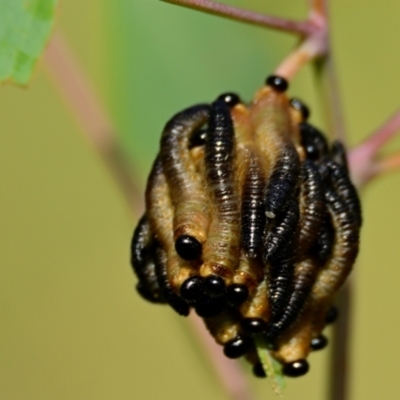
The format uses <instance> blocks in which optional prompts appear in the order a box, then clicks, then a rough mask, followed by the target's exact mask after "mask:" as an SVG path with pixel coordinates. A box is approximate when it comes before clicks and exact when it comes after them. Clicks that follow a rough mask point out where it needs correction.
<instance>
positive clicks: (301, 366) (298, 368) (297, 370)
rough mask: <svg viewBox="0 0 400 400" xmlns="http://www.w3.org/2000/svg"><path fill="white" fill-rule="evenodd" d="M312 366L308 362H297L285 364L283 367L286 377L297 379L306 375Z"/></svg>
mask: <svg viewBox="0 0 400 400" xmlns="http://www.w3.org/2000/svg"><path fill="white" fill-rule="evenodd" d="M309 369H310V366H309V364H308V362H307V360H297V361H294V362H292V363H289V364H285V365H284V366H283V373H284V374H285V375H286V376H290V377H292V378H297V377H298V376H302V375H305V374H306V373H307V372H308V370H309Z"/></svg>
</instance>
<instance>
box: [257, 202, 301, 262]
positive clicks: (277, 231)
mask: <svg viewBox="0 0 400 400" xmlns="http://www.w3.org/2000/svg"><path fill="white" fill-rule="evenodd" d="M299 215H300V213H299V203H298V200H297V198H296V197H295V196H292V198H291V200H290V201H289V203H288V204H287V207H286V209H285V211H284V212H283V213H281V214H280V215H279V216H278V217H277V219H276V220H274V223H273V225H272V226H271V227H269V229H268V231H267V233H266V235H265V240H264V247H263V259H264V262H265V263H268V262H271V261H273V260H276V259H277V258H278V259H281V258H282V254H284V253H285V252H286V251H292V250H291V249H290V250H289V248H288V246H287V245H288V243H289V242H292V241H293V239H294V235H295V233H296V229H297V225H298V222H299Z"/></svg>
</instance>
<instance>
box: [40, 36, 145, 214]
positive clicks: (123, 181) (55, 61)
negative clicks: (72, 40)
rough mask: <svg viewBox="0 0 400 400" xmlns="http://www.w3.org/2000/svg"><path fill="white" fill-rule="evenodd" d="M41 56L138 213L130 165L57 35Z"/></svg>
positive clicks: (137, 194)
mask: <svg viewBox="0 0 400 400" xmlns="http://www.w3.org/2000/svg"><path fill="white" fill-rule="evenodd" d="M44 57H45V61H46V64H45V65H46V66H47V68H48V71H49V73H50V76H51V77H52V79H53V82H54V83H55V85H56V86H57V88H58V89H59V91H60V93H61V94H62V96H63V98H64V99H65V101H66V102H67V104H68V106H69V109H70V110H71V112H72V114H73V115H74V117H75V119H76V120H77V121H78V122H79V124H80V125H81V127H82V132H83V133H84V135H85V136H86V138H87V140H88V141H89V142H90V143H91V144H92V145H93V147H94V149H95V150H96V152H97V153H98V154H99V155H100V156H101V158H102V159H103V161H104V163H105V165H106V166H107V167H108V169H109V171H110V173H111V175H112V176H113V178H114V180H115V182H116V183H117V184H118V187H119V189H120V191H121V193H122V194H123V196H124V198H125V200H126V203H127V204H128V207H129V209H130V210H131V211H133V212H134V213H135V214H136V215H140V214H139V213H141V212H142V210H143V202H142V201H141V199H142V197H143V196H142V195H141V192H140V190H139V188H138V186H137V184H136V182H137V179H136V176H135V175H134V173H133V167H132V165H131V163H130V162H129V161H128V159H127V157H126V155H125V152H124V151H123V149H122V147H121V145H120V143H119V142H118V138H117V135H116V133H115V129H114V127H113V124H112V123H111V119H110V117H109V116H108V115H107V112H106V110H105V107H104V106H103V105H102V104H101V101H100V100H99V99H98V96H97V95H96V94H95V92H94V90H93V88H92V87H91V85H90V84H89V83H88V80H87V78H86V77H85V75H84V72H83V71H82V69H81V68H80V66H79V64H78V62H77V61H76V60H75V58H74V57H73V55H72V53H71V51H70V49H69V48H68V46H67V44H66V43H65V41H64V39H63V38H62V36H61V35H60V34H55V35H54V37H53V38H52V40H51V41H50V43H49V45H48V47H47V50H46V52H45V55H44Z"/></svg>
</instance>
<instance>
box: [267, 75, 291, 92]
mask: <svg viewBox="0 0 400 400" xmlns="http://www.w3.org/2000/svg"><path fill="white" fill-rule="evenodd" d="M265 84H266V85H267V86H270V87H272V88H273V89H275V90H276V91H277V92H286V90H287V88H288V87H289V83H288V81H287V80H286V79H285V78H282V77H280V76H276V75H270V76H269V77H268V78H267V79H266V80H265Z"/></svg>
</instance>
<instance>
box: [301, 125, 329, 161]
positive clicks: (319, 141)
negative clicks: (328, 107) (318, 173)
mask: <svg viewBox="0 0 400 400" xmlns="http://www.w3.org/2000/svg"><path fill="white" fill-rule="evenodd" d="M299 128H300V144H301V145H302V147H303V148H304V150H305V152H306V157H307V158H308V159H309V160H314V161H315V160H319V159H320V158H321V157H323V156H325V155H327V154H328V151H329V148H328V142H327V140H326V139H325V136H324V135H323V134H322V132H320V131H319V130H318V129H317V128H315V127H314V126H312V125H310V124H307V123H305V122H303V123H301V124H300V125H299Z"/></svg>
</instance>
